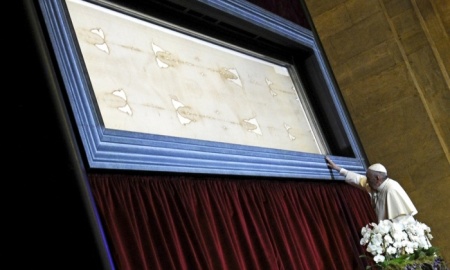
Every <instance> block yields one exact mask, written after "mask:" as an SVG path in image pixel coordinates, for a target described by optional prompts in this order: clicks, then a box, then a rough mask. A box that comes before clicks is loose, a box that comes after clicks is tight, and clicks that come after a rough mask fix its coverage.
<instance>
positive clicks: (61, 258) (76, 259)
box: [2, 0, 103, 269]
mask: <svg viewBox="0 0 450 270" xmlns="http://www.w3.org/2000/svg"><path fill="white" fill-rule="evenodd" d="M27 1H28V2H31V0H19V1H12V2H11V3H14V4H13V5H15V6H13V8H12V10H13V12H11V14H10V16H7V17H8V18H10V19H11V20H12V22H11V23H7V25H4V30H5V31H4V32H3V38H2V40H3V41H4V43H5V44H6V49H5V47H3V48H4V49H5V51H4V52H3V58H4V59H7V63H8V64H7V65H6V66H4V68H5V69H6V76H4V78H6V81H5V83H4V92H5V94H6V95H4V102H5V103H4V104H5V105H6V104H7V105H8V106H7V109H6V110H3V112H4V116H3V119H4V120H6V121H5V123H11V125H6V126H4V127H3V131H4V132H5V133H6V135H7V136H6V138H7V139H6V140H4V142H5V145H4V148H5V149H8V150H7V153H10V154H9V155H7V156H6V157H5V158H6V159H7V160H8V161H7V163H6V164H7V166H5V169H6V170H5V171H4V177H3V178H4V179H3V181H5V183H12V184H13V185H11V186H12V187H11V188H6V187H5V188H4V189H3V193H4V196H5V197H6V198H8V199H7V200H6V202H7V204H6V205H5V208H6V209H7V211H6V213H10V214H7V215H8V217H6V218H3V220H4V222H5V223H6V224H11V228H10V229H6V231H5V232H4V233H5V234H6V238H7V239H8V240H9V239H11V244H6V245H5V246H4V248H6V249H7V250H8V252H11V253H12V255H13V256H6V255H4V258H5V257H6V258H7V261H10V263H11V264H9V267H8V268H12V269H37V268H42V269H103V268H102V263H101V262H102V260H101V259H100V255H99V254H100V252H99V251H98V249H97V247H98V245H97V243H96V237H95V234H94V230H93V229H92V226H91V222H90V220H91V219H90V218H89V217H88V213H89V211H86V207H85V200H86V195H85V194H86V192H85V191H83V188H82V186H83V185H80V179H79V178H80V177H79V173H80V170H79V168H77V166H78V165H77V164H76V163H74V162H73V151H71V150H70V149H71V146H70V144H68V142H67V134H66V133H67V132H66V131H65V130H66V128H62V126H64V125H63V124H62V123H63V122H64V121H62V120H61V119H60V117H58V109H57V107H56V106H55V102H54V101H53V98H52V96H53V94H52V91H51V90H50V87H49V84H48V80H47V75H46V73H47V71H45V69H44V66H43V65H42V62H41V60H40V57H39V53H38V52H39V50H38V49H37V45H36V42H35V39H34V37H33V36H34V35H33V32H34V31H35V30H33V29H34V28H32V27H31V24H30V22H29V21H28V13H27V12H26V9H25V4H24V3H25V2H27ZM10 10H11V9H10V8H6V9H5V11H6V12H7V13H9V11H10ZM10 19H7V20H8V21H9V20H10ZM10 130H12V133H10V132H9V131H10ZM3 138H5V137H3ZM10 139H12V141H11V140H10ZM10 168H12V170H10ZM5 223H4V224H5ZM7 228H9V227H7ZM25 265H27V267H25Z"/></svg>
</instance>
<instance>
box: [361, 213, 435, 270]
mask: <svg viewBox="0 0 450 270" xmlns="http://www.w3.org/2000/svg"><path fill="white" fill-rule="evenodd" d="M361 235H362V238H361V241H360V244H361V245H363V246H366V251H367V252H369V253H370V254H372V256H374V257H373V260H374V261H375V262H376V263H381V262H384V261H385V260H386V255H389V256H388V257H387V258H388V259H389V258H398V257H400V256H402V255H405V254H413V253H414V252H415V251H416V250H418V249H428V248H430V247H431V243H430V240H431V239H432V238H433V236H432V235H431V229H430V227H428V226H427V225H425V224H423V223H421V222H418V221H417V220H415V219H414V218H413V217H408V218H405V219H403V220H401V221H399V222H392V221H390V220H382V221H380V222H379V223H378V224H375V223H369V224H367V225H366V226H364V227H363V228H362V229H361Z"/></svg>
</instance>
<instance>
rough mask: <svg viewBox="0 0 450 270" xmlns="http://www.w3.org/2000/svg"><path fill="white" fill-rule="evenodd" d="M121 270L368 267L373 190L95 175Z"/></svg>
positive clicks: (94, 183) (92, 179) (317, 183)
mask: <svg viewBox="0 0 450 270" xmlns="http://www.w3.org/2000/svg"><path fill="white" fill-rule="evenodd" d="M89 181H90V188H91V192H92V194H93V197H94V199H95V202H96V207H97V211H98V213H99V216H100V219H101V223H102V227H103V229H104V231H105V235H106V237H107V240H108V243H109V249H110V251H111V253H112V254H111V255H112V257H113V260H114V263H115V265H116V267H117V269H133V270H134V269H139V270H144V269H164V270H167V269H233V270H234V269H252V270H254V269H321V270H322V269H339V270H341V269H364V268H365V266H366V264H367V262H366V261H364V260H362V259H361V258H360V257H359V255H361V254H364V250H363V248H362V247H361V245H360V244H359V242H360V238H361V235H360V229H361V228H362V227H363V226H365V225H366V224H367V223H369V222H373V221H375V220H376V217H375V214H374V212H373V210H372V208H371V205H370V200H369V197H368V194H366V193H365V192H362V191H360V190H358V189H356V188H354V187H351V186H349V185H347V184H345V183H343V182H340V181H336V182H335V181H287V180H284V181H280V180H279V179H266V178H264V179H259V178H255V179H249V178H244V179H236V178H227V177H215V176H214V177H196V176H142V175H124V174H90V175H89Z"/></svg>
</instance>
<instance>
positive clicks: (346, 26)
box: [305, 0, 450, 261]
mask: <svg viewBox="0 0 450 270" xmlns="http://www.w3.org/2000/svg"><path fill="white" fill-rule="evenodd" d="M305 3H306V6H307V9H308V11H309V13H310V15H311V18H312V21H313V23H314V27H315V31H316V32H317V35H318V37H319V38H320V42H321V43H322V46H323V48H324V51H325V54H326V56H327V58H328V61H329V62H330V66H331V68H332V70H333V73H334V75H335V77H336V80H337V83H338V86H339V89H340V91H341V93H342V96H343V98H344V101H345V103H346V106H347V108H348V110H349V112H350V115H351V118H352V121H353V123H354V125H355V128H356V131H357V133H358V136H359V138H360V140H361V143H362V145H363V148H364V150H365V152H366V154H367V157H368V159H369V162H370V163H375V162H380V163H383V164H384V165H385V166H386V167H387V169H388V171H389V175H390V177H391V178H393V179H395V180H397V181H399V182H400V183H401V184H402V186H403V187H404V188H405V190H406V191H407V192H408V193H409V195H410V196H411V198H412V200H413V202H414V204H415V205H416V207H417V208H418V210H419V214H418V215H417V216H416V218H417V219H418V220H419V221H421V222H424V223H426V224H427V225H429V226H430V227H431V232H432V234H433V236H434V239H433V240H432V244H433V245H434V246H437V247H439V248H440V250H441V252H442V255H443V256H444V258H445V259H446V260H447V261H450V241H449V239H450V210H449V209H450V198H449V197H450V196H449V192H450V153H449V144H450V78H449V73H450V40H449V35H450V1H449V0H349V1H345V0H305Z"/></svg>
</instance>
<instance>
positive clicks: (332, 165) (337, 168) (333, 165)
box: [325, 156, 341, 171]
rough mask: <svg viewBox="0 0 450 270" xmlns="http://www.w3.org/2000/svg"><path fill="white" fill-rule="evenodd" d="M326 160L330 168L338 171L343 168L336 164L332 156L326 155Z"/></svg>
mask: <svg viewBox="0 0 450 270" xmlns="http://www.w3.org/2000/svg"><path fill="white" fill-rule="evenodd" d="M325 160H326V162H327V166H328V168H330V169H333V170H336V171H340V170H341V167H339V166H338V165H336V163H334V162H333V161H332V160H331V158H330V157H328V156H326V157H325Z"/></svg>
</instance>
